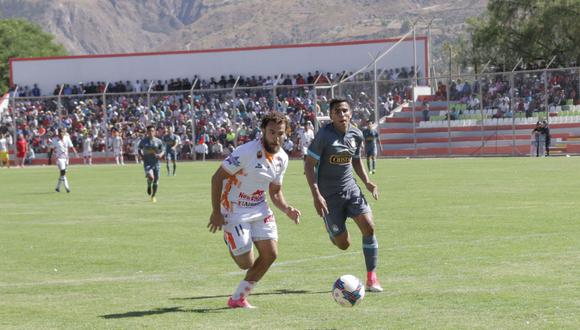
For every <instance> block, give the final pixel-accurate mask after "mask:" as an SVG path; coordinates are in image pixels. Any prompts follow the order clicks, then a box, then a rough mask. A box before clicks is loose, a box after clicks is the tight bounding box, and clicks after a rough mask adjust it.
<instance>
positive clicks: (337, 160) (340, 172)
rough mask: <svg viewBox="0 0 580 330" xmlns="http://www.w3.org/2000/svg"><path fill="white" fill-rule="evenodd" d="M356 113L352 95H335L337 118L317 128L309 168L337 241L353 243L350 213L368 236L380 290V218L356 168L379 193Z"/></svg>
mask: <svg viewBox="0 0 580 330" xmlns="http://www.w3.org/2000/svg"><path fill="white" fill-rule="evenodd" d="M351 117H352V113H351V110H350V106H349V104H348V102H347V101H346V100H341V99H334V100H332V101H330V119H331V120H332V122H331V123H329V124H327V125H326V126H324V127H322V128H321V129H320V130H319V131H318V132H317V133H316V136H315V137H314V140H313V141H312V143H311V144H310V147H309V148H308V155H307V157H306V160H305V163H304V172H305V174H306V179H307V181H308V185H309V186H310V190H311V192H312V197H313V199H314V208H315V209H316V212H317V213H318V215H320V216H321V217H322V218H323V219H324V222H325V224H326V230H327V231H328V234H329V235H330V239H331V241H332V243H333V244H334V245H336V246H337V247H338V248H339V249H341V250H346V249H348V247H349V246H350V235H349V233H348V231H347V229H346V219H347V217H350V218H352V219H353V220H354V222H355V223H356V224H357V226H358V227H359V229H360V231H361V233H362V236H363V237H362V245H363V253H364V258H365V264H366V269H367V285H366V286H367V290H368V291H374V292H380V291H383V288H382V287H381V285H380V283H379V280H378V279H377V274H376V267H377V258H378V242H377V239H376V237H375V224H374V222H373V218H372V213H371V208H370V207H369V205H368V204H367V201H366V199H365V197H364V195H363V193H362V191H361V189H360V187H359V186H358V185H357V184H356V181H355V178H354V174H353V172H356V174H357V176H358V177H359V178H360V179H361V180H362V182H363V184H364V185H365V187H366V188H367V190H368V191H370V192H371V193H372V196H373V197H374V198H375V199H377V198H378V195H379V194H378V189H377V186H376V185H375V184H374V183H373V182H371V181H370V180H369V177H368V175H367V173H366V171H365V169H364V166H363V164H362V160H361V159H360V153H361V145H362V143H363V141H364V137H363V134H362V132H361V131H360V130H359V129H358V128H356V127H355V126H354V125H352V124H351V122H350V119H351ZM315 168H316V171H315ZM353 170H354V171H353Z"/></svg>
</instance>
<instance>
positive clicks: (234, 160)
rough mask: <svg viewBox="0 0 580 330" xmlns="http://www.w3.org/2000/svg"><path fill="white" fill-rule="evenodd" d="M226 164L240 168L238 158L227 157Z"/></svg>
mask: <svg viewBox="0 0 580 330" xmlns="http://www.w3.org/2000/svg"><path fill="white" fill-rule="evenodd" d="M226 162H228V164H230V165H234V166H240V157H239V156H235V157H233V156H231V155H230V156H228V158H226Z"/></svg>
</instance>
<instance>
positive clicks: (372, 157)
mask: <svg viewBox="0 0 580 330" xmlns="http://www.w3.org/2000/svg"><path fill="white" fill-rule="evenodd" d="M372 124H373V122H372V121H371V120H368V121H367V124H366V127H365V128H364V129H363V131H362V133H363V136H364V139H365V154H366V156H367V169H368V171H369V173H371V174H375V171H376V158H377V145H378V146H379V148H380V146H381V145H380V143H377V142H379V132H377V130H376V129H375V128H373V125H372Z"/></svg>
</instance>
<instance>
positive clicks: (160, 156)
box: [157, 144, 165, 159]
mask: <svg viewBox="0 0 580 330" xmlns="http://www.w3.org/2000/svg"><path fill="white" fill-rule="evenodd" d="M157 150H159V151H160V152H159V153H157V159H162V158H163V156H165V146H164V145H163V144H162V145H161V146H160V147H159V148H158V149H157Z"/></svg>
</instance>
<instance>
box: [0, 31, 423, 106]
mask: <svg viewBox="0 0 580 330" xmlns="http://www.w3.org/2000/svg"><path fill="white" fill-rule="evenodd" d="M396 41H397V40H393V39H388V40H374V41H360V42H345V43H331V44H311V45H288V46H271V47H255V48H240V49H222V50H204V51H183V52H167V53H145V54H114V55H88V56H70V57H54V58H50V57H47V58H29V59H11V61H10V64H11V79H12V83H15V84H18V85H19V86H29V87H30V88H32V85H33V84H35V83H36V84H38V86H39V87H40V89H41V91H42V94H45V95H46V94H51V93H52V91H53V90H54V88H55V86H56V85H57V84H63V83H68V84H78V83H79V82H85V83H87V82H91V81H95V82H96V81H108V82H116V81H119V80H121V81H127V80H129V81H131V82H135V80H143V79H148V80H149V81H151V80H158V79H162V80H165V79H170V78H189V79H192V78H193V76H194V75H197V76H198V77H200V78H203V79H208V78H210V77H216V78H219V76H221V75H229V74H232V75H234V77H235V76H236V75H242V76H251V75H262V76H268V75H270V76H273V75H277V74H280V73H284V74H295V73H302V74H306V73H307V72H314V71H315V70H319V71H320V72H331V73H337V72H342V71H343V70H347V71H356V70H358V69H360V68H361V67H363V66H365V65H366V64H368V63H369V62H371V61H372V60H371V57H370V56H369V54H373V55H374V56H376V55H377V54H380V53H382V52H384V51H386V50H387V49H389V48H390V47H391V46H392V45H393V44H394V43H395V42H396ZM426 47H427V41H426V38H425V37H420V38H418V39H417V65H418V66H419V67H420V71H421V75H422V76H423V77H424V76H425V68H426V66H427V58H426V56H427V52H426ZM412 66H413V40H412V39H407V40H405V41H403V42H401V43H400V44H399V45H398V46H397V47H396V48H394V49H393V50H392V51H391V52H390V53H389V54H388V55H387V56H385V57H383V58H382V59H381V61H380V62H379V67H380V68H397V67H412ZM371 69H372V68H371Z"/></svg>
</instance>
